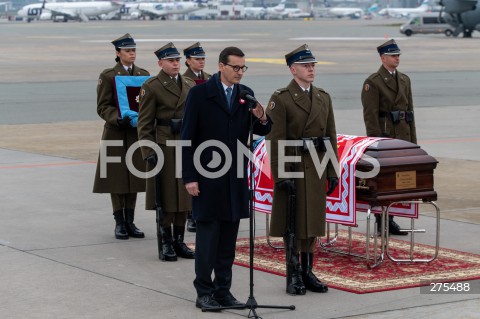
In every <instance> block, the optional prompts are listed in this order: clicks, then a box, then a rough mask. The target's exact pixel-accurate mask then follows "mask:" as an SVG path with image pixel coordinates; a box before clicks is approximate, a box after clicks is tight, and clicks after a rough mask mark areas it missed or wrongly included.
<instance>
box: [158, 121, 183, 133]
mask: <svg viewBox="0 0 480 319" xmlns="http://www.w3.org/2000/svg"><path fill="white" fill-rule="evenodd" d="M182 123H183V120H182V119H170V120H162V119H157V125H160V126H170V130H171V131H172V133H173V134H175V133H178V132H180V130H181V129H182Z"/></svg>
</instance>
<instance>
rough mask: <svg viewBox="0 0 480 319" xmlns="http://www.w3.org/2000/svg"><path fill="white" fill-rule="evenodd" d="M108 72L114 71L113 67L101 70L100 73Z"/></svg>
mask: <svg viewBox="0 0 480 319" xmlns="http://www.w3.org/2000/svg"><path fill="white" fill-rule="evenodd" d="M109 72H114V70H113V68H108V69H105V70H103V71H102V74H107V73H109Z"/></svg>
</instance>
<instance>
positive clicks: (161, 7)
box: [132, 1, 204, 19]
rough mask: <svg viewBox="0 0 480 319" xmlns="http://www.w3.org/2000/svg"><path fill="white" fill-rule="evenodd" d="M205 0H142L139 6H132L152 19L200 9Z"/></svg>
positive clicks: (141, 14) (142, 14)
mask: <svg viewBox="0 0 480 319" xmlns="http://www.w3.org/2000/svg"><path fill="white" fill-rule="evenodd" d="M203 3H204V2H203V1H195V2H193V1H191V2H190V1H185V2H180V1H176V2H165V3H158V2H140V3H138V4H137V6H136V7H135V6H132V9H133V10H135V9H136V10H138V11H139V12H140V16H148V17H150V19H157V18H161V19H166V18H167V16H169V15H171V14H186V13H190V12H193V11H196V10H200V9H201V8H202V7H203V6H204V5H203Z"/></svg>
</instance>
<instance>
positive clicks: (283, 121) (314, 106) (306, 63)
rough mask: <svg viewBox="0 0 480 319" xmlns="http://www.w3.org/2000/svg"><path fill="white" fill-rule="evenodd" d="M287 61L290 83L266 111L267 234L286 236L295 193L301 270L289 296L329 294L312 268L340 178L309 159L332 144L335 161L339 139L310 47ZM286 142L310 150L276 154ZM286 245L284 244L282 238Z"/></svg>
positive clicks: (320, 155)
mask: <svg viewBox="0 0 480 319" xmlns="http://www.w3.org/2000/svg"><path fill="white" fill-rule="evenodd" d="M285 59H286V62H287V65H288V67H289V69H290V72H291V73H292V75H293V80H292V81H291V82H290V84H289V85H288V86H287V87H286V88H283V89H278V90H276V91H275V92H274V93H273V95H272V97H271V98H270V101H269V103H268V107H267V114H268V116H270V118H271V119H272V123H273V125H272V130H271V132H270V133H269V134H268V135H267V136H266V139H267V140H270V141H271V153H270V160H271V168H272V174H273V179H274V182H275V185H274V198H273V206H272V216H271V224H270V235H271V236H275V237H283V236H284V235H285V233H286V229H287V226H288V225H287V223H288V222H287V206H288V205H287V197H288V192H287V191H288V190H292V189H296V210H295V224H296V225H295V236H296V239H297V241H298V244H297V247H298V250H297V251H294V252H293V255H294V256H296V260H297V261H298V260H299V259H300V258H299V252H300V257H301V266H300V264H297V266H296V267H295V271H294V272H293V273H290V274H288V275H287V293H289V294H298V295H303V294H305V291H306V289H308V290H311V291H314V292H326V291H327V290H328V287H327V285H326V284H324V283H322V282H321V281H320V280H318V278H317V277H316V276H315V275H314V274H313V273H312V267H313V260H314V248H315V242H316V238H317V237H318V236H324V235H325V220H326V212H325V209H326V194H330V193H331V192H333V190H334V189H335V187H336V186H337V185H338V178H337V177H336V173H335V169H334V166H333V164H332V162H331V161H329V162H328V165H327V167H326V169H325V170H323V171H317V168H316V167H315V165H314V161H313V158H314V155H312V154H313V151H314V152H315V153H316V155H315V157H316V156H318V158H319V159H320V161H322V159H323V157H324V156H327V155H328V154H327V155H326V153H325V148H324V146H325V144H326V143H330V144H331V146H332V147H326V146H325V147H326V148H327V149H328V148H330V150H332V151H333V152H332V154H330V155H331V158H333V159H334V160H335V161H337V135H336V130H335V119H334V115H333V108H332V100H331V98H330V95H329V94H328V93H327V92H325V91H324V90H323V89H320V88H317V87H315V86H314V85H313V84H312V83H313V82H314V80H315V63H316V62H317V61H316V60H315V57H314V56H313V55H312V52H311V51H310V49H309V48H308V46H307V45H306V44H304V45H302V46H300V47H299V48H297V49H295V50H293V51H292V52H290V53H288V54H287V55H285ZM325 138H329V140H328V139H327V140H325ZM287 140H295V141H302V143H311V145H313V146H312V147H311V148H310V149H308V150H306V149H305V148H304V147H303V146H299V147H286V148H285V150H279V147H280V146H279V141H287ZM324 143H325V144H324ZM303 145H305V144H303ZM279 152H280V153H279ZM310 152H312V153H310ZM279 154H286V155H287V156H299V157H300V159H301V161H300V162H297V163H294V164H293V163H287V165H285V166H286V167H280V166H279V163H282V162H281V160H282V159H281V158H280V156H279ZM291 164H292V165H291ZM287 166H288V167H287ZM280 170H282V171H284V172H297V173H299V172H301V173H302V174H303V177H301V178H295V179H288V178H285V177H282V176H281V175H280ZM326 181H328V190H327V189H326V184H327V182H326ZM284 241H285V242H287V240H286V239H285V238H284ZM289 282H290V283H293V287H292V286H289V284H288V283H289Z"/></svg>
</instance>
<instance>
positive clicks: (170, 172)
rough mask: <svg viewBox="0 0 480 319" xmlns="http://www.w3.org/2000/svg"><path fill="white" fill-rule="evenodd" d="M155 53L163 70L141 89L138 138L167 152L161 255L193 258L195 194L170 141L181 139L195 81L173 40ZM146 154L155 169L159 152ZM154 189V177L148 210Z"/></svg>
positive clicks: (170, 258) (162, 173)
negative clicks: (179, 172)
mask: <svg viewBox="0 0 480 319" xmlns="http://www.w3.org/2000/svg"><path fill="white" fill-rule="evenodd" d="M155 55H156V56H157V58H158V65H159V66H160V68H161V70H160V72H159V73H158V75H157V76H155V77H152V78H150V79H148V80H147V81H145V83H144V84H143V85H142V88H141V90H140V110H139V115H138V138H139V139H140V140H146V141H150V142H154V143H157V144H158V145H159V146H160V149H161V150H162V153H163V156H164V163H163V167H162V169H161V171H160V172H159V173H158V174H159V177H160V184H161V185H160V189H161V196H160V197H161V202H162V208H163V212H164V214H163V218H162V221H161V222H160V223H161V227H162V228H163V232H162V233H163V234H164V236H163V237H162V253H161V255H160V259H161V260H162V261H176V260H177V256H180V257H183V258H189V259H192V258H194V256H195V254H194V252H193V251H192V250H191V249H189V248H188V247H187V246H186V245H185V243H184V241H183V239H184V235H185V223H186V220H187V213H188V212H189V211H191V210H192V209H191V208H192V204H191V197H190V195H189V194H188V193H187V191H186V189H185V186H184V185H183V182H182V180H181V179H180V178H177V177H176V169H177V167H176V165H175V163H176V162H175V160H176V156H175V147H174V146H173V145H169V146H168V145H167V144H168V142H174V141H175V140H178V139H180V135H179V134H180V129H181V125H182V118H183V106H184V103H185V99H186V97H187V93H188V91H189V90H190V88H191V87H193V86H194V85H195V82H193V80H191V79H190V78H188V77H184V76H181V75H180V74H179V72H180V53H179V52H178V50H177V48H176V47H175V46H174V45H173V43H171V42H170V43H168V44H167V45H165V46H163V47H161V48H160V49H158V50H157V51H155ZM142 155H143V158H144V159H145V160H147V171H151V170H152V169H153V168H154V167H155V166H156V165H157V162H158V155H157V153H156V152H155V151H154V150H153V149H151V148H150V147H146V146H144V147H142ZM177 160H181V159H177ZM154 190H155V187H154V179H153V178H149V179H147V194H146V209H148V210H151V209H155V193H154ZM172 225H173V232H172Z"/></svg>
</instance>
